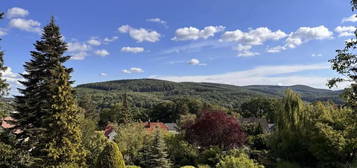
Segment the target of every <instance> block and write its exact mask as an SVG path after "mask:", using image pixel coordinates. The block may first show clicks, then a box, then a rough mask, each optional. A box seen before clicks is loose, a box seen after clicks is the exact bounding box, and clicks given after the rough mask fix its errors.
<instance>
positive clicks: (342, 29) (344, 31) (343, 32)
mask: <svg viewBox="0 0 357 168" xmlns="http://www.w3.org/2000/svg"><path fill="white" fill-rule="evenodd" d="M355 31H356V27H355V26H337V27H336V29H335V32H336V33H338V34H339V35H338V36H339V37H347V36H354V35H355V34H354V32H355Z"/></svg>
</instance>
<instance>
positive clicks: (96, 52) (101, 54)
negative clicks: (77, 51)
mask: <svg viewBox="0 0 357 168" xmlns="http://www.w3.org/2000/svg"><path fill="white" fill-rule="evenodd" d="M95 54H97V55H99V56H102V57H105V56H107V55H109V54H110V53H109V52H108V51H107V50H104V49H103V50H97V51H95Z"/></svg>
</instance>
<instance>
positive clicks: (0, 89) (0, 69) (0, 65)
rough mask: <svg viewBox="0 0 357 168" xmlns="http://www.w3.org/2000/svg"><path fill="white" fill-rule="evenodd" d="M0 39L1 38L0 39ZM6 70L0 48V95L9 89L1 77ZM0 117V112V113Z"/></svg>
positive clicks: (0, 14) (0, 15)
mask: <svg viewBox="0 0 357 168" xmlns="http://www.w3.org/2000/svg"><path fill="white" fill-rule="evenodd" d="M3 15H4V13H0V20H1V19H2V18H3ZM0 41H1V39H0ZM6 70H7V67H6V66H5V65H4V52H3V51H1V50H0V97H2V96H4V95H6V94H7V93H8V90H9V84H8V83H6V80H5V79H3V73H4V72H5V71H6ZM0 117H1V114H0Z"/></svg>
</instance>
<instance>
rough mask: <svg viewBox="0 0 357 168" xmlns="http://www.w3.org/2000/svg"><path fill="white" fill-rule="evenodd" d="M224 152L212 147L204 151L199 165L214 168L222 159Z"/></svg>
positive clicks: (199, 159)
mask: <svg viewBox="0 0 357 168" xmlns="http://www.w3.org/2000/svg"><path fill="white" fill-rule="evenodd" d="M221 153H222V150H221V149H220V148H218V147H211V148H208V149H206V150H205V151H203V152H202V153H201V154H200V156H199V158H198V163H199V164H205V165H209V166H212V167H214V166H215V165H216V164H217V163H218V162H219V159H220V157H221Z"/></svg>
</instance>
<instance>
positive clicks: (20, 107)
mask: <svg viewBox="0 0 357 168" xmlns="http://www.w3.org/2000/svg"><path fill="white" fill-rule="evenodd" d="M35 48H36V51H32V52H31V56H32V59H31V60H30V61H29V62H26V64H25V65H24V67H25V70H26V73H24V74H22V76H23V77H24V79H25V80H24V81H22V82H21V83H22V84H23V85H24V89H19V91H20V93H21V96H17V97H16V104H17V105H16V109H17V111H18V113H15V114H13V117H14V118H15V120H16V122H15V125H16V126H15V127H14V128H13V129H15V130H17V129H19V130H21V133H19V134H17V135H16V136H17V139H18V140H19V145H20V146H21V148H23V149H25V150H30V149H31V156H33V157H34V158H36V160H37V161H36V163H35V165H34V167H83V166H84V159H85V154H86V152H85V150H84V149H83V147H82V143H81V131H80V128H79V122H80V120H79V117H80V116H79V113H80V111H79V109H78V107H77V104H76V101H75V97H74V90H73V88H72V87H71V84H72V83H73V81H70V78H71V76H70V73H71V72H72V69H71V68H66V67H65V66H64V65H63V64H64V62H66V61H67V60H68V59H69V58H70V56H63V54H64V52H65V51H66V50H67V44H66V43H65V42H64V41H63V38H62V35H61V34H60V31H59V27H58V26H57V25H56V24H55V20H54V18H53V17H52V19H51V21H50V23H49V24H48V25H47V26H45V27H44V30H43V33H42V37H41V40H39V41H37V42H36V44H35Z"/></svg>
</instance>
